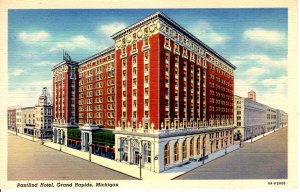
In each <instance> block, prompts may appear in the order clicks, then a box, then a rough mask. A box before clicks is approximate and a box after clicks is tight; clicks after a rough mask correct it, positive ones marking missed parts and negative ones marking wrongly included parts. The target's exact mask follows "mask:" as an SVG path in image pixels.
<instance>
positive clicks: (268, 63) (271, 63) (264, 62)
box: [230, 54, 288, 69]
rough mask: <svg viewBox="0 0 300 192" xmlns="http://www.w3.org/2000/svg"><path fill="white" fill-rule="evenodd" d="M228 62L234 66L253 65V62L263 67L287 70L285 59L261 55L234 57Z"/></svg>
mask: <svg viewBox="0 0 300 192" xmlns="http://www.w3.org/2000/svg"><path fill="white" fill-rule="evenodd" d="M230 61H231V62H232V63H233V64H234V65H237V66H238V65H241V64H247V63H248V64H253V63H254V62H255V63H257V64H260V65H261V66H264V67H268V68H270V67H277V68H281V69H287V67H288V62H287V58H285V57H282V58H271V57H269V56H268V55H262V54H250V55H245V56H234V57H232V58H231V59H230Z"/></svg>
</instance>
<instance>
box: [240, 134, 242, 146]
mask: <svg viewBox="0 0 300 192" xmlns="http://www.w3.org/2000/svg"><path fill="white" fill-rule="evenodd" d="M241 147H242V137H241V136H240V148H241Z"/></svg>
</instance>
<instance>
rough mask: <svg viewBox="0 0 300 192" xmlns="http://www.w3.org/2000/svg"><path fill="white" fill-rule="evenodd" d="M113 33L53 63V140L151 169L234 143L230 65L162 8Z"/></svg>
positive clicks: (164, 167)
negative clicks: (77, 57)
mask: <svg viewBox="0 0 300 192" xmlns="http://www.w3.org/2000/svg"><path fill="white" fill-rule="evenodd" d="M112 38H113V39H114V42H115V44H114V46H113V47H111V48H109V49H107V50H104V51H102V52H100V53H98V54H96V55H94V56H91V57H89V58H87V59H84V60H83V61H81V62H75V61H72V60H71V58H70V57H69V56H68V55H64V61H63V62H61V63H59V64H58V65H56V66H54V67H53V69H52V71H53V115H54V116H53V121H54V124H53V132H54V137H53V138H54V139H53V141H54V142H59V140H60V141H61V143H62V144H65V145H68V146H73V147H74V146H75V147H76V148H77V149H81V150H84V151H87V146H90V147H91V149H92V152H93V153H94V154H95V153H97V154H100V155H102V154H105V155H108V156H109V157H113V158H114V159H115V160H117V161H120V162H123V163H128V164H136V165H139V164H141V165H142V167H143V168H145V169H149V170H151V171H155V172H162V171H164V170H167V169H170V168H172V167H175V166H178V165H181V164H184V163H187V162H188V161H191V160H203V159H205V158H207V156H208V155H210V154H211V153H213V152H216V151H218V150H221V149H223V148H226V147H228V146H230V145H232V144H233V129H234V70H235V66H234V65H232V64H231V63H230V62H229V61H227V60H226V59H225V58H223V57H222V56H221V55H220V54H218V53H217V52H215V51H214V50H213V49H211V48H210V47H208V46H207V45H206V44H204V43H203V42H202V41H200V40H199V39H198V38H196V37H195V36H194V35H192V34H191V33H190V32H188V31H187V30H186V29H184V28H183V27H182V26H180V25H179V24H177V23H176V22H175V21H173V20H172V19H171V18H169V17H168V16H166V15H165V14H163V13H161V12H156V13H154V14H152V15H150V16H148V17H146V18H144V19H142V20H140V21H138V22H136V23H134V24H132V25H131V26H129V27H127V28H125V29H123V30H121V31H119V32H118V33H116V34H113V35H112ZM109 129H110V130H113V134H109V133H108V132H107V131H108V130H109ZM70 130H72V131H70ZM74 135H77V136H76V137H75V136H74ZM103 135H106V137H107V138H106V140H102V142H100V141H98V142H97V139H95V137H97V136H98V138H99V137H100V138H101V137H102V136H103ZM112 138H114V141H112ZM74 143H75V144H74ZM103 149H105V150H104V151H103ZM107 151H110V153H109V154H107Z"/></svg>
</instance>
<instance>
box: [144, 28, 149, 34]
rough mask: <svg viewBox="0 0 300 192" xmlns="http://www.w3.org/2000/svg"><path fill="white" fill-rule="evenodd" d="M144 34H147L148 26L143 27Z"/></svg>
mask: <svg viewBox="0 0 300 192" xmlns="http://www.w3.org/2000/svg"><path fill="white" fill-rule="evenodd" d="M144 34H145V35H148V27H146V28H144Z"/></svg>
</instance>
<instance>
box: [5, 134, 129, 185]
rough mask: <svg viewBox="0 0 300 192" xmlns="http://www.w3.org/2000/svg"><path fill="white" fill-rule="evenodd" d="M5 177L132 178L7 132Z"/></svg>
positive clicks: (11, 178)
mask: <svg viewBox="0 0 300 192" xmlns="http://www.w3.org/2000/svg"><path fill="white" fill-rule="evenodd" d="M7 169H8V171H7V172H8V180H33V179H45V180H48V179H78V180H81V179H84V180H85V179H89V180H96V179H97V180H131V179H135V178H133V177H130V176H127V175H125V174H122V173H119V172H117V171H114V170H111V169H107V168H105V167H102V166H99V165H96V164H94V163H90V162H88V161H86V160H83V159H80V158H78V157H74V156H71V155H68V154H66V153H62V152H59V151H57V150H54V149H51V148H48V147H45V146H41V145H40V143H39V142H32V141H30V140H27V139H24V138H21V137H19V136H18V137H17V136H15V135H13V134H8V165H7Z"/></svg>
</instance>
